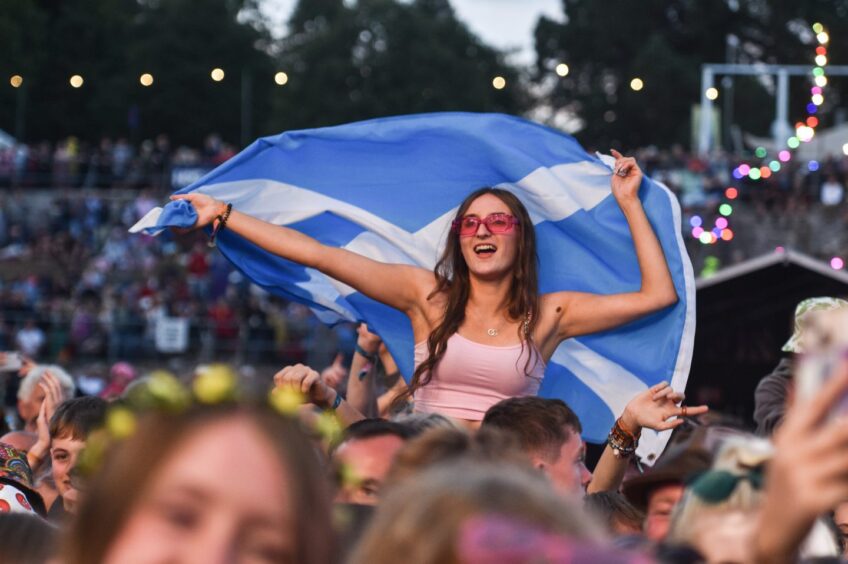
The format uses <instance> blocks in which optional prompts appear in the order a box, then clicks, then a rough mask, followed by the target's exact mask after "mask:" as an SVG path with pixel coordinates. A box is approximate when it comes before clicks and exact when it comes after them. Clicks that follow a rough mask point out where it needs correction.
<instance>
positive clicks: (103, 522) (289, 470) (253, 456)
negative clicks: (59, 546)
mask: <svg viewBox="0 0 848 564" xmlns="http://www.w3.org/2000/svg"><path fill="white" fill-rule="evenodd" d="M136 425H137V428H136V430H135V432H134V433H133V434H132V435H131V436H130V437H129V438H127V439H125V440H124V441H121V442H119V443H117V444H115V445H113V447H112V448H110V449H109V450H107V452H106V455H105V458H104V460H103V461H102V465H101V467H100V470H99V471H98V472H97V473H95V474H94V475H93V476H91V477H90V478H89V481H88V484H89V487H88V491H87V492H86V498H85V499H84V502H83V504H82V506H81V507H80V510H79V513H78V515H77V518H76V519H75V520H74V522H73V523H72V526H71V527H70V531H69V534H68V537H67V542H66V546H65V550H64V552H63V554H64V556H65V562H67V563H68V564H82V563H87V562H115V563H117V562H128V561H132V562H137V563H139V564H142V563H147V562H182V561H189V560H188V559H189V558H191V561H197V562H201V561H205V562H213V561H215V562H217V561H221V560H223V559H226V558H231V559H234V560H235V561H239V562H242V561H250V562H269V563H270V562H298V563H306V564H312V563H316V564H317V563H322V564H323V563H326V562H329V561H332V559H333V554H334V550H335V547H334V542H333V535H332V531H331V525H330V518H329V499H328V493H327V491H326V483H325V482H324V480H323V476H324V474H323V472H321V470H320V468H319V463H318V453H317V451H316V450H315V448H314V447H313V446H312V444H311V443H310V441H309V439H308V438H307V437H306V436H305V435H304V434H303V433H302V432H301V431H300V429H299V428H298V425H297V423H296V422H295V421H294V420H292V419H289V418H287V417H284V416H281V415H279V414H278V413H276V412H274V411H272V410H271V409H270V408H267V407H264V406H262V407H260V406H256V407H244V406H236V405H232V404H226V405H218V406H208V405H207V406H203V405H200V406H194V407H189V408H187V409H186V410H184V411H179V412H165V411H154V412H150V413H147V414H145V415H142V416H141V417H140V418H139V419H138V421H137V423H136Z"/></svg>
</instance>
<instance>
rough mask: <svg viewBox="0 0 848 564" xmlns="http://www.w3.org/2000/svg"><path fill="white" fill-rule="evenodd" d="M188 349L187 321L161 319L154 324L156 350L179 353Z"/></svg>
mask: <svg viewBox="0 0 848 564" xmlns="http://www.w3.org/2000/svg"><path fill="white" fill-rule="evenodd" d="M187 349H188V319H186V318H185V317H162V318H160V319H159V320H158V321H157V322H156V350H157V351H159V352H162V353H181V352H185V351H186V350H187Z"/></svg>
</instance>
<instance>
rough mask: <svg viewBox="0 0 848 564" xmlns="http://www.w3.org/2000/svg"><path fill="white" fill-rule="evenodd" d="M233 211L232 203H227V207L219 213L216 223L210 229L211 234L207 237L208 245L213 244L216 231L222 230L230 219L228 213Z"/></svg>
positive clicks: (211, 245)
mask: <svg viewBox="0 0 848 564" xmlns="http://www.w3.org/2000/svg"><path fill="white" fill-rule="evenodd" d="M232 211H233V204H232V203H229V204H227V209H226V210H225V211H224V213H222V214H221V215H219V216H217V219H218V224H217V225H216V226H215V227H214V228H213V229H212V235H211V236H210V237H209V243H207V244H208V245H209V247H214V246H215V237H216V236H217V235H218V232H219V231H221V230H223V229H224V227H226V225H227V220H228V219H230V214H231V213H232Z"/></svg>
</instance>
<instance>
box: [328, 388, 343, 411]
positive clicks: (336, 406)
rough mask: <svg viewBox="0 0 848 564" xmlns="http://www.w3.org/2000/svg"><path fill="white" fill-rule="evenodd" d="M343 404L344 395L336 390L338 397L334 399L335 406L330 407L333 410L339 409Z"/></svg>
mask: <svg viewBox="0 0 848 564" xmlns="http://www.w3.org/2000/svg"><path fill="white" fill-rule="evenodd" d="M341 404H342V395H341V394H340V393H338V392H336V399H334V400H333V406H332V407H330V409H332V410H333V411H335V410H336V409H338V407H339V406H340V405H341Z"/></svg>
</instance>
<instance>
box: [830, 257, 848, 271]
mask: <svg viewBox="0 0 848 564" xmlns="http://www.w3.org/2000/svg"><path fill="white" fill-rule="evenodd" d="M844 267H845V261H844V260H842V259H841V258H839V257H833V258H832V259H830V268H832V269H833V270H842V269H843V268H844Z"/></svg>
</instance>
